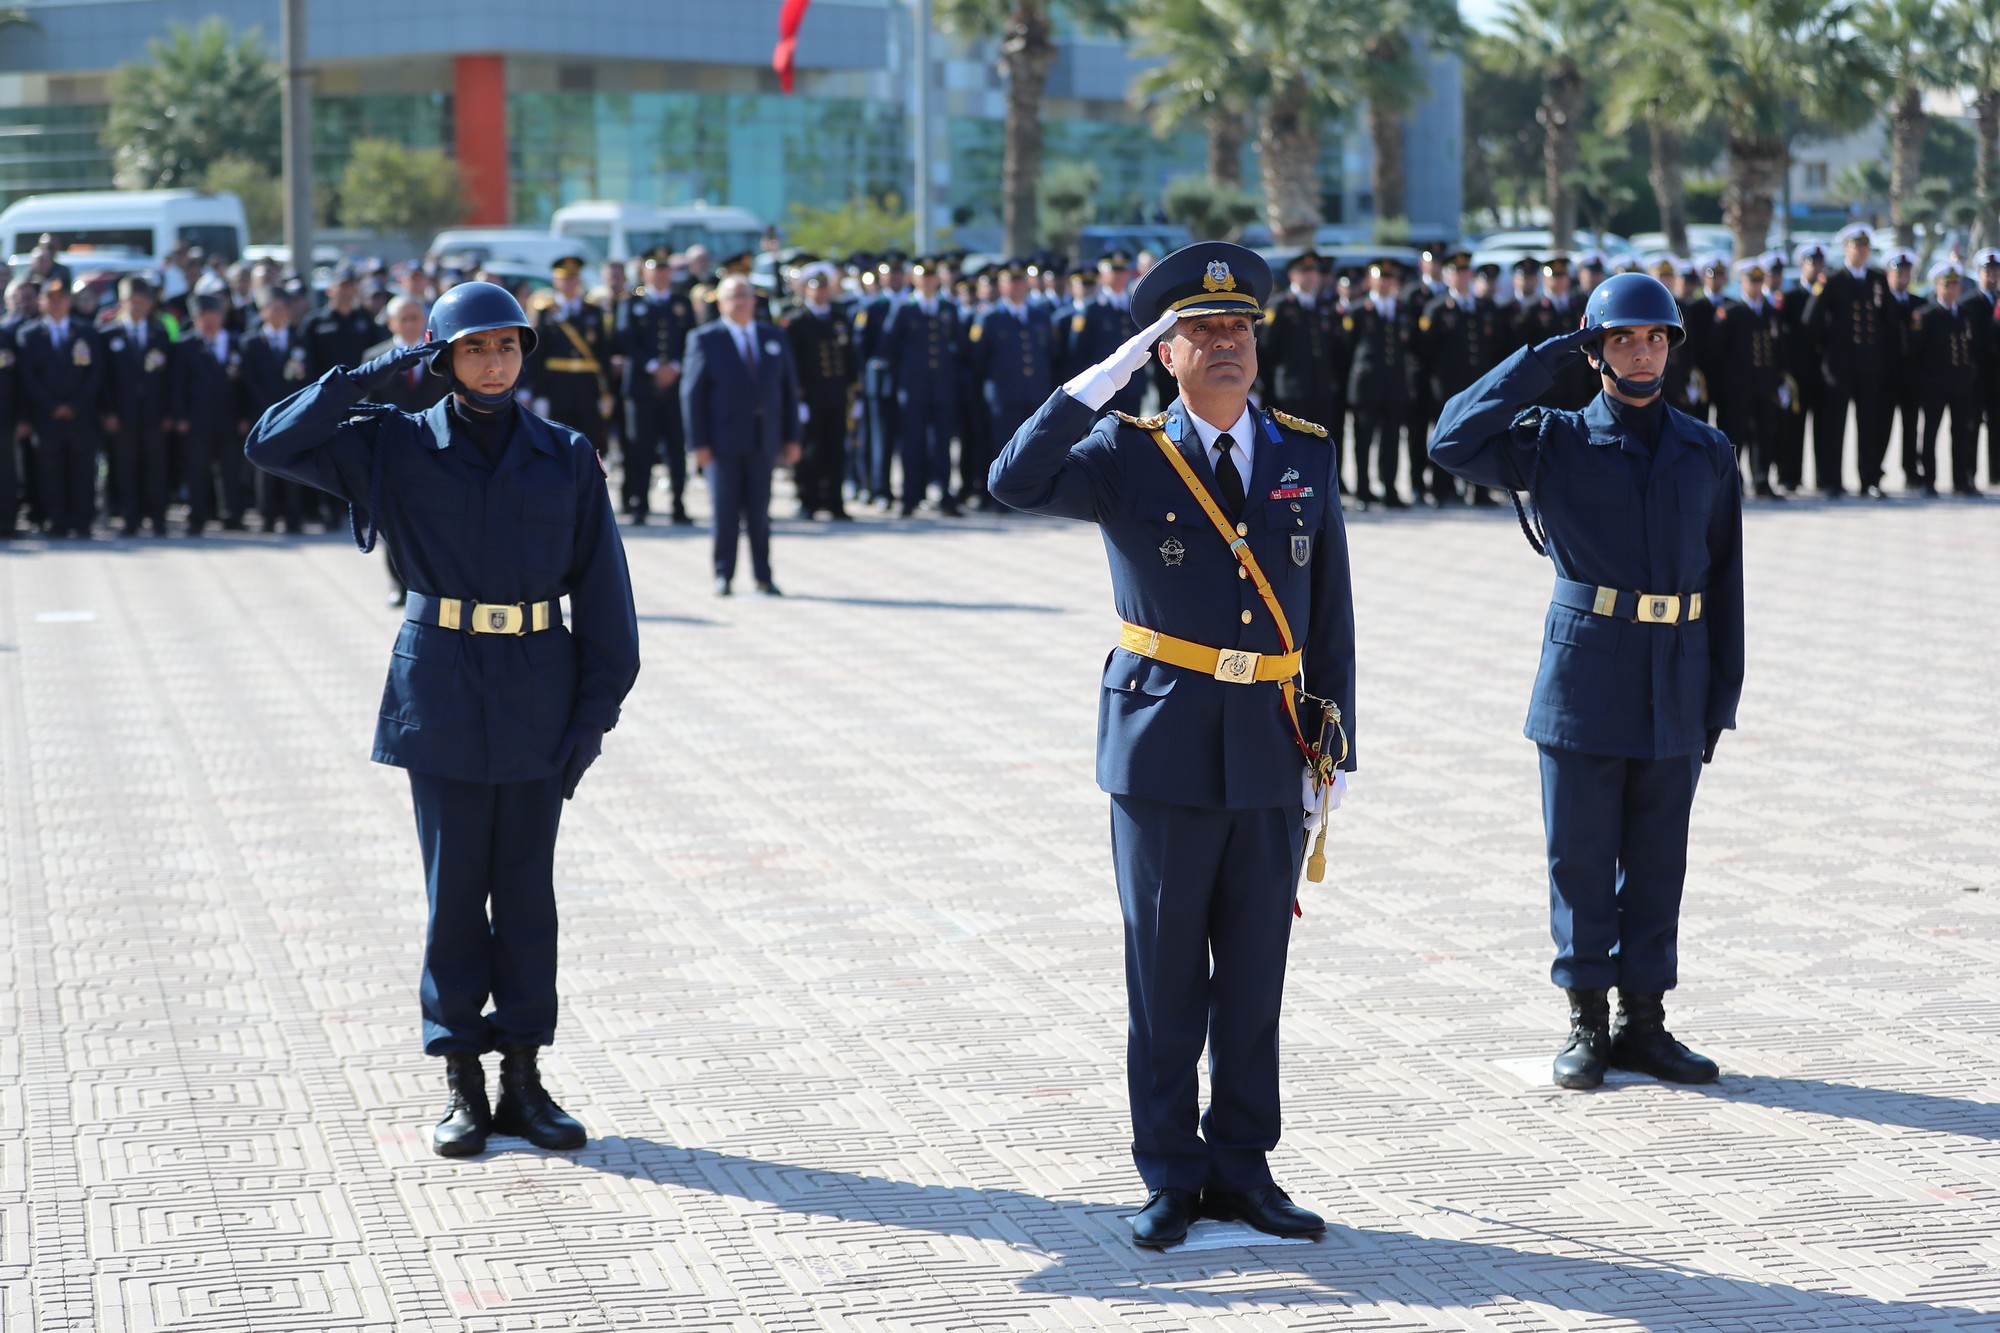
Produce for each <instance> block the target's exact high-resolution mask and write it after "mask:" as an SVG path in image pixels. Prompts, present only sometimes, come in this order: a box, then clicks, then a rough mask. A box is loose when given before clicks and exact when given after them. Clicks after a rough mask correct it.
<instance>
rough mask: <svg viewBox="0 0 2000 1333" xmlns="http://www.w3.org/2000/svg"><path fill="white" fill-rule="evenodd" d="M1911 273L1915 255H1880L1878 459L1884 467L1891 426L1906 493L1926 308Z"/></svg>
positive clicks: (1918, 432)
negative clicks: (1885, 295) (1885, 293)
mask: <svg viewBox="0 0 2000 1333" xmlns="http://www.w3.org/2000/svg"><path fill="white" fill-rule="evenodd" d="M1916 271H1917V256H1916V252H1915V251H1914V250H1891V251H1890V252H1889V253H1888V254H1886V255H1884V256H1882V280H1883V282H1884V283H1885V284H1886V285H1887V286H1888V288H1889V299H1888V300H1887V301H1886V302H1884V303H1883V305H1882V315H1883V318H1882V455H1883V461H1884V463H1885V464H1886V463H1887V460H1888V452H1889V450H1888V445H1889V431H1890V429H1891V428H1892V427H1894V428H1896V429H1897V431H1898V435H1899V444H1898V453H1899V456H1900V461H1901V463H1902V467H1903V485H1904V486H1905V487H1907V488H1908V489H1910V490H1915V489H1916V488H1917V485H1918V480H1917V440H1918V439H1919V438H1920V437H1921V436H1922V433H1923V410H1924V367H1923V366H1921V365H1920V364H1918V361H1917V356H1918V347H1919V345H1920V344H1921V342H1922V333H1923V317H1924V306H1925V304H1926V303H1925V301H1924V298H1923V297H1921V296H1918V295H1917V294H1916V293H1915V292H1913V291H1911V290H1910V282H1911V280H1912V279H1914V278H1915V277H1916Z"/></svg>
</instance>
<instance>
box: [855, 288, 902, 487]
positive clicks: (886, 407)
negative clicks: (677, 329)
mask: <svg viewBox="0 0 2000 1333" xmlns="http://www.w3.org/2000/svg"><path fill="white" fill-rule="evenodd" d="M875 275H876V279H877V281H876V284H875V286H876V291H875V295H874V296H873V297H871V298H869V299H868V300H866V301H863V302H862V303H861V307H860V309H858V310H856V311H855V312H854V350H855V356H856V357H857V358H858V359H859V361H860V363H861V403H862V409H863V425H864V434H865V435H866V437H867V442H868V450H867V478H868V484H867V491H868V499H869V500H870V501H871V502H872V503H874V504H875V505H877V506H879V507H881V508H883V509H892V508H894V507H895V504H896V490H895V484H894V470H895V462H896V448H897V442H898V441H899V440H900V439H901V438H902V437H901V434H900V428H899V426H898V424H897V407H896V373H895V369H894V368H893V367H892V366H890V364H889V362H888V361H887V360H886V359H885V358H884V357H883V356H882V354H881V351H880V344H881V342H882V334H883V331H884V330H885V329H887V328H888V327H889V316H891V315H892V314H894V313H895V312H896V307H897V306H899V305H901V304H902V303H903V302H904V301H906V300H908V299H909V297H910V286H909V260H908V259H907V257H905V256H904V255H903V254H901V253H899V252H897V251H894V250H892V251H890V252H889V253H887V254H885V255H883V256H882V258H881V260H880V261H879V262H878V263H877V264H876V265H875Z"/></svg>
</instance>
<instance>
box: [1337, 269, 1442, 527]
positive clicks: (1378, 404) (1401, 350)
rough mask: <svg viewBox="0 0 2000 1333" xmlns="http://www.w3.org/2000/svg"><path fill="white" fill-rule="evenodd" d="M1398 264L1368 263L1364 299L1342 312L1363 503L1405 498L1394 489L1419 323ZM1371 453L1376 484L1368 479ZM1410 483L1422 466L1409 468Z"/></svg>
mask: <svg viewBox="0 0 2000 1333" xmlns="http://www.w3.org/2000/svg"><path fill="white" fill-rule="evenodd" d="M1402 277H1403V270H1402V266H1401V265H1400V264H1398V263H1397V262H1396V261H1395V260H1393V259H1378V260H1376V261H1375V262H1374V263H1373V264H1371V265H1369V267H1368V286H1369V293H1368V299H1367V300H1365V301H1361V302H1358V303H1357V304H1356V305H1355V306H1354V308H1353V309H1352V310H1350V311H1349V312H1348V313H1347V314H1345V315H1343V316H1341V320H1340V331H1341V339H1342V342H1343V343H1344V345H1345V350H1346V353H1347V358H1348V360H1347V402H1348V405H1349V406H1350V407H1352V408H1353V409H1354V471H1355V476H1354V483H1355V494H1356V495H1358V496H1359V497H1360V498H1361V500H1362V502H1363V503H1371V502H1372V503H1374V504H1382V505H1387V506H1388V507H1389V508H1391V509H1404V508H1407V507H1408V504H1409V502H1408V501H1406V500H1404V499H1403V497H1402V494H1401V493H1400V492H1399V491H1397V489H1396V473H1397V471H1398V470H1399V469H1400V468H1401V466H1402V459H1401V457H1400V456H1399V452H1398V451H1399V446H1400V445H1401V443H1402V436H1403V427H1404V424H1405V422H1406V420H1407V418H1408V417H1409V413H1410V396H1411V391H1412V389H1413V388H1414V383H1413V381H1414V378H1415V375H1416V366H1415V364H1414V363H1413V361H1412V360H1411V356H1410V343H1411V340H1412V339H1413V338H1414V336H1415V334H1416V329H1417V318H1418V316H1417V314H1416V312H1415V311H1414V309H1413V308H1412V307H1413V303H1412V302H1408V301H1404V300H1402V299H1401V296H1402ZM1370 458H1373V460H1374V464H1375V484H1374V485H1373V486H1372V487H1371V486H1370V485H1369V481H1368V465H1369V460H1370ZM1410 480H1411V483H1412V484H1413V485H1416V484H1421V481H1422V472H1421V470H1419V469H1412V476H1411V478H1410Z"/></svg>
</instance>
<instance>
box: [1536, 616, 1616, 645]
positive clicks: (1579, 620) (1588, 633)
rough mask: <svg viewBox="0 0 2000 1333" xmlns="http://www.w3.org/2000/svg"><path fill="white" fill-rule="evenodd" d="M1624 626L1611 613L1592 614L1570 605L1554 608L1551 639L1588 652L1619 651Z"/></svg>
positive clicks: (1551, 619)
mask: <svg viewBox="0 0 2000 1333" xmlns="http://www.w3.org/2000/svg"><path fill="white" fill-rule="evenodd" d="M1620 628H1621V627H1620V625H1619V623H1618V622H1617V621H1616V620H1613V619H1611V618H1610V617H1609V616H1597V615H1590V614H1588V613H1587V612H1583V611H1575V610H1571V609H1570V608H1569V607H1567V606H1557V607H1552V608H1550V611H1549V641H1550V642H1551V643H1560V644H1566V645H1568V646H1569V647H1571V648H1582V649H1584V650H1585V651H1587V652H1593V653H1615V652H1617V651H1618V633H1619V630H1620Z"/></svg>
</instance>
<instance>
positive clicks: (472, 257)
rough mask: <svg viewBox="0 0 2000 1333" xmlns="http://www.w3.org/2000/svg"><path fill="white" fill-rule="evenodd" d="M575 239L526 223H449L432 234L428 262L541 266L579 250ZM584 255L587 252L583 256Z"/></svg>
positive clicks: (426, 252)
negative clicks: (452, 225)
mask: <svg viewBox="0 0 2000 1333" xmlns="http://www.w3.org/2000/svg"><path fill="white" fill-rule="evenodd" d="M579 248H580V247H579V246H578V245H577V243H576V242H575V241H571V240H565V239H564V238H563V237H560V236H552V235H550V234H549V233H548V232H545V231H531V230H529V229H528V228H526V227H449V228H446V229H445V230H444V231H441V232H439V233H438V234H437V235H436V236H435V237H433V238H432V240H431V244H430V249H429V250H427V251H425V252H424V258H425V260H426V261H427V262H429V263H432V264H436V263H439V262H441V261H446V260H452V259H457V260H460V261H470V262H471V263H474V264H487V263H494V264H528V265H532V266H535V267H539V268H542V269H546V268H548V266H549V265H550V264H553V263H555V262H556V260H558V259H561V258H562V257H563V256H564V255H571V254H575V253H577V252H578V250H579ZM586 257H587V256H586Z"/></svg>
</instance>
